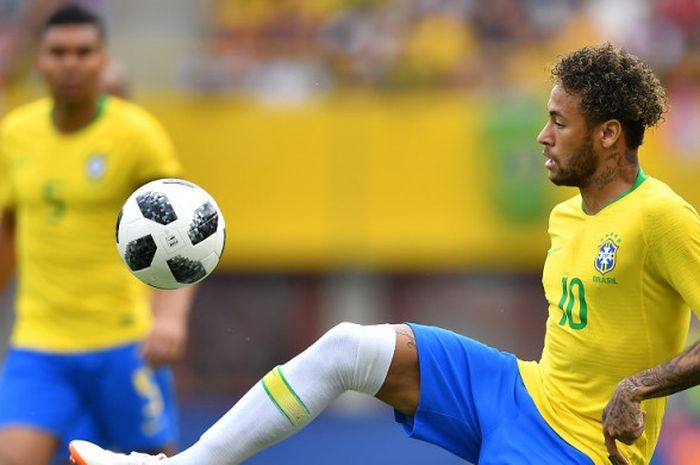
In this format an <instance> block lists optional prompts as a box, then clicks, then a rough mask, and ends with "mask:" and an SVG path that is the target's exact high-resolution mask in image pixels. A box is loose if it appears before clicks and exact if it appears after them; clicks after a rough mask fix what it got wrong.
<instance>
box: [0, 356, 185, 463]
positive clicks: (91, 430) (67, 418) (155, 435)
mask: <svg viewBox="0 0 700 465" xmlns="http://www.w3.org/2000/svg"><path fill="white" fill-rule="evenodd" d="M139 349H140V346H139V345H138V344H130V345H125V346H119V347H117V348H113V349H108V350H101V351H95V352H86V353H80V354H53V353H45V352H34V351H30V350H24V349H16V348H12V349H10V350H9V352H8V354H7V357H6V359H5V365H4V368H3V370H2V373H1V374H0V427H4V426H11V425H23V426H29V427H32V428H36V429H39V430H43V431H46V432H47V433H48V434H50V435H52V436H55V437H57V438H59V441H60V447H59V450H58V454H59V456H60V457H59V458H61V459H62V458H67V451H68V449H67V447H65V446H66V445H67V441H70V440H71V439H76V438H80V439H87V440H89V441H93V442H97V443H99V444H101V445H104V446H105V447H110V448H114V449H117V450H122V451H131V450H160V449H162V448H163V447H165V446H167V445H170V444H173V443H174V441H175V440H176V436H177V411H176V402H175V393H174V383H173V376H172V372H171V370H170V369H169V368H166V367H164V368H159V369H157V370H156V371H153V370H151V369H150V368H148V367H147V366H146V365H145V363H144V360H143V358H142V357H141V356H140V354H139Z"/></svg>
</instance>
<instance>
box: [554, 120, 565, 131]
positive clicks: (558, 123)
mask: <svg viewBox="0 0 700 465" xmlns="http://www.w3.org/2000/svg"><path fill="white" fill-rule="evenodd" d="M553 123H554V125H555V126H556V127H557V129H562V128H564V127H565V126H564V124H562V123H560V122H559V121H553Z"/></svg>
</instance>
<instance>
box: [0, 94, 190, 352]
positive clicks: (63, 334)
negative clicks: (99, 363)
mask: <svg viewBox="0 0 700 465" xmlns="http://www.w3.org/2000/svg"><path fill="white" fill-rule="evenodd" d="M179 174H180V164H179V162H178V161H177V159H176V157H175V155H174V150H173V146H172V143H171V141H170V139H169V138H168V136H167V135H166V133H165V131H164V130H163V129H162V127H161V126H160V124H158V122H157V121H156V120H155V119H154V118H153V117H152V116H151V115H149V114H148V113H147V112H145V111H144V110H142V109H141V108H139V107H138V106H136V105H134V104H132V103H129V102H125V101H123V100H120V99H117V98H113V97H110V98H106V97H105V98H103V99H102V100H101V102H100V111H99V114H98V116H97V117H96V118H95V120H94V121H92V122H91V123H90V124H89V125H88V126H86V127H85V128H83V129H81V130H80V131H78V132H76V133H71V134H62V133H60V132H58V131H57V130H56V129H55V127H54V125H53V122H52V102H51V100H50V99H43V100H39V101H37V102H34V103H30V104H28V105H25V106H23V107H21V108H19V109H17V110H15V111H13V112H12V113H10V114H9V115H8V116H7V117H6V118H5V119H4V120H3V121H2V124H1V125H0V183H2V186H1V187H0V204H1V206H2V207H4V208H10V209H13V210H14V211H15V216H16V232H15V241H16V249H17V250H16V254H17V264H18V267H17V287H18V288H17V303H16V322H15V327H14V330H13V333H12V343H13V345H15V346H17V347H22V348H31V349H36V350H44V351H52V352H77V351H87V350H94V349H100V348H104V347H109V346H112V345H116V344H121V343H126V342H131V341H135V340H138V339H140V338H142V337H143V336H144V335H145V334H146V332H147V331H148V329H149V327H150V324H151V314H150V304H149V299H150V295H149V292H148V289H146V287H145V286H144V285H142V284H141V283H140V282H139V281H138V280H137V279H136V278H134V277H133V276H131V274H130V273H129V271H128V270H127V268H126V267H125V266H124V264H123V263H122V262H121V261H120V259H119V255H118V254H117V249H116V246H115V223H116V218H117V214H118V212H119V209H120V208H121V206H122V204H123V202H124V201H125V200H126V198H127V197H128V196H129V195H130V194H131V192H132V191H133V190H134V189H135V188H136V187H138V186H139V185H141V184H143V183H144V182H146V181H148V180H151V179H155V178H161V177H173V176H178V175H179Z"/></svg>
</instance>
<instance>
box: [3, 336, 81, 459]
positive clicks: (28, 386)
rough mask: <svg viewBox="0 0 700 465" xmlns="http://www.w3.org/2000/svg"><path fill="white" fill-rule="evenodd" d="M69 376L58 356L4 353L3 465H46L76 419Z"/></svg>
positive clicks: (67, 367) (77, 404)
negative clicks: (10, 464) (27, 464)
mask: <svg viewBox="0 0 700 465" xmlns="http://www.w3.org/2000/svg"><path fill="white" fill-rule="evenodd" d="M69 372H70V361H69V360H68V359H67V358H65V357H62V356H58V355H53V354H44V353H37V352H32V351H25V350H18V349H11V350H10V351H9V352H8V354H7V358H6V359H5V364H4V367H3V371H2V375H1V377H0V456H3V457H5V460H6V461H7V462H8V463H12V464H14V463H18V464H21V463H36V464H43V463H48V462H47V460H48V458H49V457H51V455H52V454H53V453H54V452H55V451H56V450H57V445H58V443H59V440H60V438H61V437H64V436H65V435H66V432H67V430H68V429H69V428H70V427H71V425H72V424H73V423H74V422H75V421H76V419H77V418H78V416H79V415H80V401H79V397H78V393H77V390H76V387H75V386H74V384H73V380H72V377H71V376H70V374H69ZM23 457H29V458H31V460H27V461H25V459H24V458H23Z"/></svg>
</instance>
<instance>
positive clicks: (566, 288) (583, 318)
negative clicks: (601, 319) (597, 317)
mask: <svg viewBox="0 0 700 465" xmlns="http://www.w3.org/2000/svg"><path fill="white" fill-rule="evenodd" d="M575 306H577V307H578V317H575V316H574V307H575ZM559 308H561V309H562V311H563V312H564V314H563V315H562V316H561V320H559V325H560V326H564V325H565V324H567V323H568V325H569V328H571V329H583V328H585V327H586V325H587V324H588V304H587V303H586V290H585V289H584V288H583V282H582V281H581V280H580V279H579V278H571V281H569V277H568V276H564V277H563V278H561V299H559Z"/></svg>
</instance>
